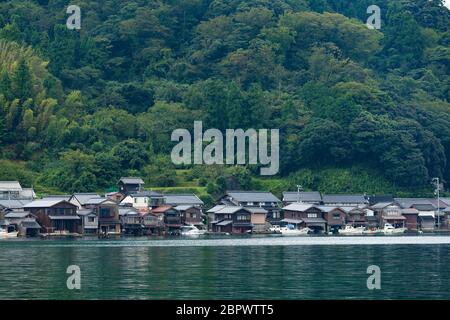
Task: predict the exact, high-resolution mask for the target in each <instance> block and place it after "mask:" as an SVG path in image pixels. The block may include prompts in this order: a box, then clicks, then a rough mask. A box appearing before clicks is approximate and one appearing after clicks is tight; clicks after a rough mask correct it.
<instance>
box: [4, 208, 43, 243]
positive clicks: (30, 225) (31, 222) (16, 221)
mask: <svg viewBox="0 0 450 320" xmlns="http://www.w3.org/2000/svg"><path fill="white" fill-rule="evenodd" d="M4 218H5V220H6V223H7V224H8V225H10V226H14V228H15V230H17V231H18V232H19V236H28V237H33V236H37V235H38V234H39V231H40V229H41V226H40V225H39V224H38V223H37V221H36V216H34V215H33V214H31V213H30V212H29V211H11V212H9V213H7V214H6V215H5V216H4Z"/></svg>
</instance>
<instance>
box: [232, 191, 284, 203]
mask: <svg viewBox="0 0 450 320" xmlns="http://www.w3.org/2000/svg"><path fill="white" fill-rule="evenodd" d="M227 195H228V196H230V197H232V198H233V199H234V200H236V201H238V202H280V199H278V198H277V197H275V196H274V195H273V194H272V193H271V192H267V191H228V192H227Z"/></svg>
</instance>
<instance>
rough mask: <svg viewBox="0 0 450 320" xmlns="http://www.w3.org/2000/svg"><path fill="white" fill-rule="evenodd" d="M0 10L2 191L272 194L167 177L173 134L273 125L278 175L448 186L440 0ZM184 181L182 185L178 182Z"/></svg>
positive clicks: (343, 184)
mask: <svg viewBox="0 0 450 320" xmlns="http://www.w3.org/2000/svg"><path fill="white" fill-rule="evenodd" d="M376 2H377V3H376V4H377V5H378V6H379V7H380V8H381V11H382V25H381V29H380V30H371V29H369V28H368V27H367V26H366V20H367V18H368V16H369V14H367V12H366V11H367V8H368V7H369V6H370V5H372V4H374V1H373V0H348V1H347V0H247V1H244V0H159V1H157V0H155V1H153V0H152V1H148V0H129V1H117V0H102V1H91V0H79V1H77V3H76V4H77V5H78V6H79V7H80V8H81V17H82V18H81V29H80V30H68V28H67V27H66V20H67V18H68V16H69V15H68V14H66V9H67V7H68V6H69V5H70V4H75V3H70V2H69V1H63V0H39V1H37V0H36V1H30V0H28V1H27V0H8V1H1V2H0V142H1V148H0V158H1V159H3V160H0V164H1V168H0V180H1V179H21V181H23V184H24V185H27V184H28V185H34V186H35V187H38V188H40V189H39V190H41V191H46V190H50V191H52V192H54V191H60V192H72V191H88V190H106V189H108V188H110V187H111V186H113V185H114V184H115V183H116V182H117V179H118V177H120V176H127V175H140V176H142V177H143V178H144V180H145V181H146V182H147V183H148V185H151V186H155V187H158V186H159V187H167V186H180V185H181V186H182V185H183V183H185V181H188V180H189V181H194V182H195V183H194V184H198V185H199V186H206V190H207V192H208V193H209V194H212V195H214V194H216V193H219V192H220V191H222V190H223V189H225V188H262V187H264V186H269V188H271V187H272V185H271V184H270V181H265V180H264V181H260V180H258V179H252V177H256V175H257V173H258V172H259V170H257V169H258V168H256V167H185V168H176V167H175V166H174V165H173V164H172V162H171V160H170V151H171V149H172V148H173V146H174V143H173V142H171V141H170V134H171V132H172V131H173V130H174V129H176V128H192V126H193V123H194V120H202V121H203V123H204V127H205V128H206V127H209V128H218V129H220V130H224V129H226V128H244V129H246V128H255V129H258V128H279V129H280V148H281V150H280V162H281V165H280V175H279V176H277V177H274V178H273V179H272V180H273V181H276V184H277V185H278V186H280V185H282V186H283V187H286V188H289V187H293V186H295V184H296V183H302V184H303V185H304V187H305V188H308V189H321V191H327V192H339V191H342V192H344V191H353V192H368V193H370V192H380V193H381V192H391V193H393V192H420V190H424V189H426V188H429V187H430V179H431V178H432V177H435V176H436V177H441V178H443V179H445V180H446V181H450V91H449V89H450V11H449V10H448V9H447V8H445V7H444V6H443V4H442V1H440V0H432V1H429V0H392V1H391V0H378V1H376ZM176 169H184V170H183V171H182V174H181V175H180V170H176Z"/></svg>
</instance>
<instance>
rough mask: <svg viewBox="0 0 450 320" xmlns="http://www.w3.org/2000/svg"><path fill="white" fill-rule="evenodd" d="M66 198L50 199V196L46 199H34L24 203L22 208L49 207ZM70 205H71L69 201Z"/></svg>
mask: <svg viewBox="0 0 450 320" xmlns="http://www.w3.org/2000/svg"><path fill="white" fill-rule="evenodd" d="M63 201H66V200H61V199H58V198H56V199H51V198H47V199H40V200H35V201H32V202H30V203H27V204H26V205H24V206H23V207H24V208H50V207H53V206H54V205H57V204H58V203H60V202H63ZM71 205H73V204H72V203H71Z"/></svg>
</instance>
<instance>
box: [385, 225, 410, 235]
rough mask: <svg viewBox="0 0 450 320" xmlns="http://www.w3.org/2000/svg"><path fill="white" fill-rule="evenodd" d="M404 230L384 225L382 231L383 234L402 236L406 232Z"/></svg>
mask: <svg viewBox="0 0 450 320" xmlns="http://www.w3.org/2000/svg"><path fill="white" fill-rule="evenodd" d="M406 230H407V229H406V228H395V227H394V226H393V225H392V224H390V223H386V224H385V225H384V228H383V231H384V233H385V234H402V233H405V232H406Z"/></svg>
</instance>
